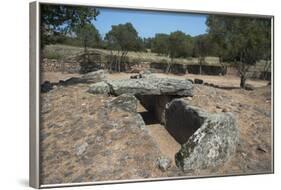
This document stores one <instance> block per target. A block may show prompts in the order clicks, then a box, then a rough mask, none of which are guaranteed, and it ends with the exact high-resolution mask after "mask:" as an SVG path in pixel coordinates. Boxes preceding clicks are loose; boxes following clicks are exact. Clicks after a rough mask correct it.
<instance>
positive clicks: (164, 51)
mask: <svg viewBox="0 0 281 190" xmlns="http://www.w3.org/2000/svg"><path fill="white" fill-rule="evenodd" d="M168 44H169V35H167V34H155V37H154V38H153V40H152V42H151V51H152V52H154V53H157V54H159V55H168V54H169V45H168Z"/></svg>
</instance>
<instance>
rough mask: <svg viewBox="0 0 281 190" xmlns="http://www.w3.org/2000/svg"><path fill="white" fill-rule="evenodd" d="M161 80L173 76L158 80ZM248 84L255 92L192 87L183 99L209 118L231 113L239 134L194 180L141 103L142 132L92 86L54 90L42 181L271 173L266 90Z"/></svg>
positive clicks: (138, 122) (44, 121) (44, 122)
mask: <svg viewBox="0 0 281 190" xmlns="http://www.w3.org/2000/svg"><path fill="white" fill-rule="evenodd" d="M76 76H77V75H76ZM67 77H69V75H68V76H64V75H62V74H56V73H52V74H51V75H50V74H48V73H45V75H44V76H43V79H53V80H57V81H58V80H62V79H66V78H67ZM128 77H129V76H128V74H119V75H115V74H113V75H109V78H110V79H117V78H128ZM159 77H175V78H177V77H178V76H174V75H168V76H166V75H164V74H159ZM184 77H186V76H180V78H184ZM188 77H189V78H195V77H198V75H196V76H193V75H189V76H188ZM199 78H203V79H204V81H208V82H212V83H215V84H218V85H234V86H236V85H237V84H239V82H238V81H239V78H237V77H229V78H227V79H226V78H223V77H219V76H216V77H209V76H207V77H206V76H200V77H199ZM57 81H52V82H57ZM236 82H237V83H236ZM250 84H252V85H253V86H254V87H256V88H255V90H253V91H246V90H241V89H233V90H222V89H217V88H214V87H210V86H205V85H199V84H195V85H194V96H193V97H192V98H190V97H189V98H185V101H186V102H188V103H189V104H191V105H195V106H198V107H201V108H203V109H205V110H206V111H208V112H217V113H219V112H232V113H233V114H234V115H235V117H236V120H237V123H238V128H239V131H240V142H239V144H238V147H237V150H236V153H235V155H234V156H233V157H232V158H231V159H230V160H229V161H228V162H227V163H226V164H224V166H222V167H220V168H218V169H217V170H208V169H206V170H204V171H200V172H199V173H184V172H182V171H181V170H180V169H178V168H177V167H176V166H175V160H174V155H175V154H176V153H177V152H178V150H179V149H180V144H179V143H178V142H177V141H176V140H175V139H173V137H172V136H170V135H169V133H168V132H167V130H166V129H165V128H164V127H163V126H162V125H160V124H159V123H158V122H156V121H155V120H154V118H153V117H151V116H150V115H149V114H148V115H147V114H146V115H145V113H146V110H145V109H144V108H143V107H142V106H141V105H140V104H139V106H138V112H139V113H142V116H143V118H144V121H145V122H146V125H144V123H143V120H142V118H141V117H140V114H138V113H135V112H132V111H128V110H127V111H126V110H124V109H121V108H118V107H111V106H108V105H109V103H110V101H112V100H113V99H114V98H115V97H112V96H107V95H94V94H90V93H88V92H87V90H88V88H89V85H90V84H75V85H70V86H59V87H55V88H54V89H53V90H51V91H49V92H47V93H42V94H41V125H40V127H41V132H40V142H41V143H40V145H41V147H40V148H41V149H40V150H41V152H40V153H41V155H40V157H41V180H42V181H41V182H42V184H57V183H71V182H94V181H107V180H125V179H144V178H158V177H170V176H193V175H218V174H224V175H230V174H250V173H268V172H271V169H272V163H271V161H272V160H271V155H272V150H271V149H272V147H271V141H272V139H271V132H272V130H271V114H272V113H271V89H270V86H266V82H264V81H250ZM169 162H171V163H169Z"/></svg>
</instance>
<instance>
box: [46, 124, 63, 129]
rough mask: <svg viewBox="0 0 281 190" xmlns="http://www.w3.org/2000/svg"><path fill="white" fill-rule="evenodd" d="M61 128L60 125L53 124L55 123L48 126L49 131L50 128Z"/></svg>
mask: <svg viewBox="0 0 281 190" xmlns="http://www.w3.org/2000/svg"><path fill="white" fill-rule="evenodd" d="M61 127H62V126H61V125H57V124H55V123H53V124H50V125H49V126H48V128H49V129H51V128H61Z"/></svg>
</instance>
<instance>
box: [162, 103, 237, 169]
mask: <svg viewBox="0 0 281 190" xmlns="http://www.w3.org/2000/svg"><path fill="white" fill-rule="evenodd" d="M169 109H171V110H169ZM167 110H168V111H167V112H166V118H168V119H169V120H168V121H166V128H167V129H168V131H171V130H170V128H172V127H173V128H174V129H173V131H174V133H173V134H172V135H173V136H174V137H176V139H180V140H181V142H180V143H181V144H182V147H181V149H180V151H179V152H178V153H177V154H176V156H175V159H176V165H177V166H178V167H180V168H181V169H182V170H183V171H184V172H197V171H199V170H202V169H216V168H217V167H218V166H221V165H223V164H224V163H225V162H226V161H227V160H229V158H230V157H231V156H232V155H233V154H234V153H235V150H236V145H237V144H238V141H239V131H238V128H237V127H236V121H235V118H234V116H233V115H232V114H231V113H229V112H228V113H217V114H211V113H207V112H205V111H204V110H202V109H200V108H197V107H193V106H189V105H188V104H187V103H185V102H184V101H183V100H181V99H176V100H173V101H172V102H171V103H170V104H169V107H168V108H167ZM176 115H177V117H176ZM172 122H173V123H172ZM177 130H178V131H177ZM192 133H193V134H192ZM184 135H186V137H184ZM184 138H186V139H188V140H187V141H186V142H183V141H184Z"/></svg>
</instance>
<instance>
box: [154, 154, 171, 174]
mask: <svg viewBox="0 0 281 190" xmlns="http://www.w3.org/2000/svg"><path fill="white" fill-rule="evenodd" d="M156 163H157V166H158V168H159V169H160V170H161V171H162V172H165V171H167V170H168V169H169V168H170V167H171V163H172V162H171V160H170V159H169V158H166V157H160V158H158V159H157V161H156Z"/></svg>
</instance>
